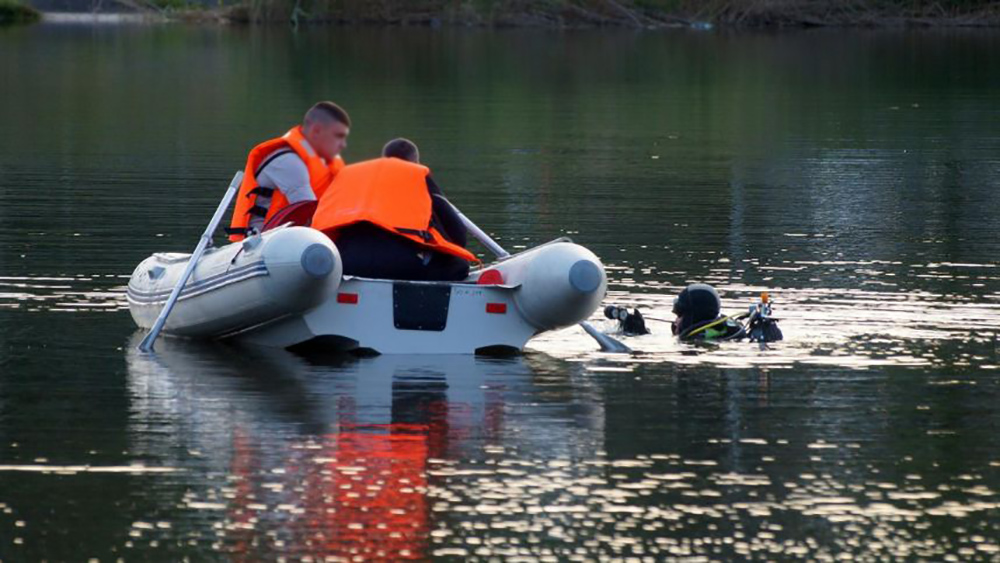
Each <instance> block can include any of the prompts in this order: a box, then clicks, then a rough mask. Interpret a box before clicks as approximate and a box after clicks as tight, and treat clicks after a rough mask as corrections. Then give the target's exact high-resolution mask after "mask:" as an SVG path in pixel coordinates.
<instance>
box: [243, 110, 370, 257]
mask: <svg viewBox="0 0 1000 563" xmlns="http://www.w3.org/2000/svg"><path fill="white" fill-rule="evenodd" d="M350 127H351V118H350V117H348V115H347V112H346V111H344V110H343V109H342V108H341V107H340V106H338V105H337V104H335V103H333V102H319V103H317V104H316V105H314V106H313V107H311V108H310V109H309V111H307V112H306V115H305V117H304V118H303V119H302V125H298V126H295V127H293V128H292V129H290V130H289V131H288V132H287V133H285V134H284V135H282V136H281V137H278V138H275V139H271V140H270V141H264V142H263V143H261V144H259V145H257V146H256V147H254V148H253V150H251V151H250V156H249V157H248V158H247V164H246V168H245V170H244V171H243V183H242V184H241V185H240V191H239V194H238V195H237V196H236V207H235V209H234V210H233V219H232V222H231V224H230V228H229V229H227V232H228V233H229V235H230V236H229V240H231V241H233V242H236V241H239V240H242V239H243V238H244V237H246V236H247V235H248V234H249V233H252V232H260V231H261V230H262V228H263V226H264V224H265V223H266V222H267V220H268V219H270V218H271V217H274V215H275V214H276V213H278V212H279V211H281V210H282V209H284V208H285V207H287V206H288V205H289V204H292V203H298V202H302V201H315V200H317V199H319V197H320V196H321V195H323V192H324V191H325V190H326V188H327V186H329V185H330V182H331V181H333V178H334V176H336V174H337V172H339V171H340V169H341V168H343V167H344V161H343V160H342V159H341V158H340V153H341V151H343V150H344V149H345V148H347V135H348V134H349V133H350Z"/></svg>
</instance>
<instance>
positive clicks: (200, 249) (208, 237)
mask: <svg viewBox="0 0 1000 563" xmlns="http://www.w3.org/2000/svg"><path fill="white" fill-rule="evenodd" d="M241 182H243V172H237V173H236V175H235V176H233V181H232V182H230V183H229V189H227V190H226V195H224V196H222V201H220V202H219V207H218V208H216V210H215V215H212V220H211V221H209V223H208V227H206V228H205V232H204V233H202V235H201V240H199V241H198V246H196V247H195V249H194V252H192V253H191V259H190V260H188V263H187V267H186V268H184V273H182V274H181V277H180V279H179V280H177V285H175V286H174V290H173V291H171V292H170V297H168V298H167V302H166V304H164V305H163V309H161V310H160V316H159V317H157V318H156V322H155V323H153V328H151V329H149V334H147V335H146V337H145V338H143V339H142V342H140V343H139V350H140V351H141V352H152V351H153V343H154V342H155V341H156V337H157V336H159V335H160V331H161V330H163V325H164V324H166V322H167V317H168V316H170V311H171V310H173V308H174V305H175V304H176V303H177V298H178V297H180V294H181V290H183V289H184V284H186V283H187V281H188V278H190V277H191V272H193V271H194V267H195V266H197V265H198V260H200V259H201V255H202V254H204V253H205V249H206V248H208V243H209V242H211V241H212V235H213V234H214V233H215V229H216V228H217V227H218V226H219V221H221V220H222V216H223V215H224V214H225V213H226V209H227V208H228V207H229V203H230V202H232V201H233V196H235V195H236V190H238V189H239V187H240V183H241Z"/></svg>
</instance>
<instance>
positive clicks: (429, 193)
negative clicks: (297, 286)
mask: <svg viewBox="0 0 1000 563" xmlns="http://www.w3.org/2000/svg"><path fill="white" fill-rule="evenodd" d="M419 162H420V153H419V151H418V150H417V147H416V145H414V144H413V143H412V142H410V141H408V140H406V139H395V140H393V141H390V142H389V143H388V144H386V146H385V147H384V148H383V149H382V158H376V159H374V160H368V161H365V162H359V163H357V164H352V165H350V166H347V167H345V168H344V169H343V170H342V171H341V172H340V173H338V174H337V177H336V178H335V179H334V181H333V183H332V184H330V188H329V189H328V190H327V191H326V193H325V194H324V195H323V197H321V198H320V201H319V207H318V208H317V209H316V214H315V216H314V217H313V223H312V226H313V228H315V229H319V230H321V231H323V232H325V233H326V234H327V235H329V236H330V238H332V239H333V240H334V241H335V242H336V243H337V249H338V250H339V251H340V257H341V260H342V261H343V264H344V274H347V275H354V276H363V277H370V278H382V279H396V280H425V281H432V280H433V281H457V280H462V279H465V278H466V277H467V276H468V275H469V263H470V262H478V259H477V258H476V256H475V255H474V254H472V253H471V252H469V251H468V250H466V249H465V243H466V232H465V226H464V225H463V223H462V221H461V219H460V218H459V217H458V214H457V213H455V210H454V208H452V206H451V204H450V203H449V202H448V200H447V199H445V197H444V194H443V193H442V192H441V189H440V188H439V187H437V185H436V184H435V183H434V181H433V180H432V179H431V176H430V170H429V169H428V168H427V167H426V166H421V165H420V164H419Z"/></svg>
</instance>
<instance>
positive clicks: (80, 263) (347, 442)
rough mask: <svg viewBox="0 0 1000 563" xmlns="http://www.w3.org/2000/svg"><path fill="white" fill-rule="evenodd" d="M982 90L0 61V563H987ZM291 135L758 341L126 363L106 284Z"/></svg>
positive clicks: (954, 65)
mask: <svg viewBox="0 0 1000 563" xmlns="http://www.w3.org/2000/svg"><path fill="white" fill-rule="evenodd" d="M998 63H1000V35H998V34H996V33H982V32H949V33H933V32H919V33H917V32H892V31H882V32H842V31H840V32H824V33H789V34H779V35H715V34H689V33H675V34H639V35H635V34H630V33H599V32H591V33H548V32H498V33H488V32H481V31H468V32H465V31H430V30H399V29H397V30H388V31H378V30H361V31H356V30H345V29H330V30H323V31H317V32H310V33H301V34H298V35H290V34H286V33H284V32H261V31H259V30H256V31H248V30H243V29H225V28H215V27H210V28H184V27H139V26H136V27H128V26H126V27H92V26H53V25H49V26H44V25H43V26H38V27H32V28H25V29H4V30H0V198H2V201H3V204H2V205H0V559H2V560H4V561H7V560H12V561H19V560H39V559H47V560H81V559H86V558H92V557H93V558H99V559H101V560H111V559H117V558H119V557H121V558H124V559H125V560H133V559H136V560H146V559H158V560H178V559H180V558H181V557H183V556H189V557H190V558H191V559H206V558H209V559H227V558H234V559H251V560H252V559H275V558H278V557H281V556H288V557H289V558H296V559H299V558H303V557H306V556H309V557H312V558H313V559H314V560H315V559H320V558H323V557H333V558H345V559H350V558H354V557H362V558H364V559H386V560H399V559H405V558H414V559H425V558H429V557H439V558H453V559H467V558H479V559H483V560H485V559H489V558H491V557H501V558H506V559H517V558H521V559H524V560H542V561H546V560H581V561H582V560H595V559H608V558H611V557H639V558H645V559H646V560H662V559H665V558H668V557H701V558H703V559H737V558H740V559H742V558H751V557H752V558H755V559H788V558H808V559H820V560H824V559H832V558H835V557H847V558H854V559H870V560H876V559H877V560H882V559H887V558H898V559H910V558H917V559H919V558H923V559H928V560H953V561H958V560H963V561H965V560H974V559H996V558H998V557H1000V542H998V541H997V537H998V535H1000V493H998V491H1000V432H998V428H1000V407H998V404H1000V403H998V399H1000V378H998V371H997V369H998V365H1000V359H998V354H1000V344H998V340H997V331H998V324H1000V272H998V266H1000V261H998V256H1000V236H998V235H997V231H998V228H1000V219H997V217H996V215H995V213H996V210H997V209H998V208H1000V129H998V124H1000V104H998V103H997V100H998V97H997V95H998V93H1000V71H998V70H997V69H998V68H1000V64H998ZM319 99H333V100H335V101H337V102H339V103H341V104H342V105H343V106H345V107H346V108H347V109H348V110H349V111H350V113H351V116H352V118H353V120H354V122H355V126H354V128H353V132H352V135H351V138H350V146H349V148H348V152H347V154H345V157H346V158H347V160H348V161H353V160H360V159H364V158H368V157H371V156H374V155H375V154H376V153H377V151H378V149H379V148H380V147H381V145H382V144H383V143H384V142H385V141H386V140H387V139H389V138H391V137H393V136H397V135H404V136H407V137H410V138H412V139H414V140H416V141H417V142H418V143H419V144H420V146H421V152H422V153H423V155H424V160H425V161H426V162H427V163H428V164H430V166H431V167H432V168H433V169H434V173H435V177H436V178H437V179H438V181H439V183H441V184H442V186H443V187H444V188H445V190H446V191H447V192H448V194H449V195H450V197H451V199H452V200H453V201H454V202H455V203H456V204H458V205H459V206H460V207H462V208H463V209H464V210H465V212H466V213H467V214H468V215H470V216H471V217H473V218H474V219H475V220H476V221H477V222H479V223H480V224H481V225H482V226H483V227H484V228H486V230H488V231H490V232H492V233H494V234H495V235H496V236H497V238H498V239H499V240H500V241H501V242H502V243H504V244H505V245H507V246H509V247H511V248H520V247H523V246H530V245H533V244H537V243H541V242H544V241H546V240H549V239H551V238H554V237H557V236H561V235H566V234H568V235H570V236H572V237H574V239H575V240H577V241H578V242H580V243H582V244H584V245H586V246H588V247H590V248H592V249H593V250H594V251H595V252H597V254H598V255H600V256H601V257H602V258H603V260H604V262H605V264H606V265H607V266H608V268H609V275H610V277H611V278H612V283H611V286H610V288H611V292H610V295H609V297H608V302H609V303H618V304H626V305H637V306H641V307H643V309H644V310H645V311H646V312H647V313H648V315H650V316H652V317H657V318H666V317H668V316H669V309H670V302H671V298H672V295H673V294H674V293H676V291H677V290H678V288H679V287H682V286H683V285H685V284H686V283H688V282H691V281H708V282H711V283H713V284H715V285H716V286H717V287H719V288H720V290H721V291H722V292H723V297H724V301H725V305H726V307H727V308H728V309H729V310H738V309H740V308H743V307H744V306H745V305H746V304H747V303H749V301H750V299H751V298H752V297H754V296H755V295H756V293H757V292H759V291H761V290H768V291H770V292H771V295H772V296H773V298H774V299H775V301H776V312H777V314H778V315H779V316H780V317H781V318H782V319H783V320H782V323H781V324H782V327H783V329H784V331H785V335H786V338H787V340H786V341H785V342H783V343H781V344H779V345H775V346H773V347H772V348H771V349H769V350H763V351H762V350H760V349H757V348H753V347H750V346H748V345H746V344H738V343H731V344H725V345H722V346H718V347H714V348H695V347H689V346H685V345H681V344H678V343H676V342H674V341H673V340H672V339H671V338H670V337H669V336H668V335H669V328H668V327H667V325H666V324H664V323H661V322H656V321H652V322H651V328H652V329H653V331H654V334H653V335H650V336H646V337H642V338H638V339H632V340H630V342H629V343H630V344H631V345H632V346H633V347H634V348H637V349H641V350H643V351H644V352H645V354H642V355H638V356H632V357H613V356H606V355H601V354H598V353H596V352H595V351H594V345H593V343H592V341H590V340H589V338H587V337H586V336H585V335H584V334H583V333H582V332H581V331H579V330H578V329H571V330H567V331H564V332H560V333H556V334H550V335H546V336H544V337H543V338H541V339H539V340H538V341H536V342H534V343H533V344H532V351H531V352H530V353H529V354H527V355H526V356H525V357H523V358H515V359H474V358H454V357H452V358H447V357H427V358H413V357H409V358H407V357H381V358H368V359H354V360H348V359H337V358H301V357H296V356H292V355H290V354H286V353H283V352H282V353H274V354H263V355H261V354H258V355H250V354H249V353H248V352H246V351H241V350H237V349H233V348H228V347H224V346H203V345H196V344H190V343H182V342H176V341H169V340H167V341H164V342H162V343H161V344H160V346H159V348H160V353H159V355H158V356H157V357H155V358H148V357H142V356H139V355H138V354H136V353H134V352H133V351H132V348H133V346H134V344H135V336H136V335H135V328H134V325H133V324H132V321H131V319H130V317H129V315H128V313H127V311H126V304H125V300H124V293H123V286H124V284H125V281H126V280H127V276H128V275H129V274H130V273H131V271H132V269H133V267H134V266H135V264H136V263H138V262H139V261H140V260H141V259H142V258H144V257H145V256H147V255H148V254H150V253H151V252H153V251H158V250H188V249H190V248H191V247H192V246H193V245H194V243H195V241H196V238H197V236H198V234H199V232H200V231H201V229H202V228H203V225H204V223H205V222H206V221H207V219H208V217H209V216H210V215H211V211H212V209H213V208H214V206H215V203H216V202H217V200H218V198H220V197H221V195H222V192H223V190H224V189H225V186H226V184H227V182H228V180H229V178H231V176H232V173H233V171H234V170H236V169H238V168H242V165H243V159H244V158H245V155H246V152H247V150H248V149H249V148H250V147H251V146H252V145H253V144H255V143H256V142H259V141H260V140H263V139H265V138H270V137H273V136H275V135H277V134H280V133H281V132H283V131H284V130H285V129H287V128H288V127H289V126H290V125H292V124H293V123H294V122H295V121H296V120H297V119H298V118H299V116H300V115H301V113H302V112H303V110H304V109H305V108H306V107H308V106H309V105H310V104H312V103H313V102H315V101H316V100H319ZM595 321H598V322H601V321H600V319H595ZM604 327H605V328H607V329H610V328H612V327H611V326H610V325H604Z"/></svg>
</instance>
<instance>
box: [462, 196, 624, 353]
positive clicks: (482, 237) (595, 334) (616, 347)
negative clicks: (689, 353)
mask: <svg viewBox="0 0 1000 563" xmlns="http://www.w3.org/2000/svg"><path fill="white" fill-rule="evenodd" d="M451 208H452V209H454V210H455V213H457V214H458V217H459V218H460V219H461V220H462V223H463V224H465V228H466V229H468V231H469V232H470V233H472V236H474V237H476V240H478V241H479V242H481V243H483V246H485V247H486V248H488V249H489V250H490V252H492V253H493V254H496V255H497V258H500V259H501V260H502V259H504V258H507V257H509V256H510V253H509V252H507V251H506V250H504V248H503V247H502V246H500V243H498V242H497V241H495V240H493V237H491V236H490V235H488V234H486V232H485V231H483V230H482V229H480V228H479V226H478V225H476V224H475V223H473V222H472V219H469V218H468V217H466V216H465V213H462V211H461V210H460V209H459V208H457V207H455V206H454V205H452V206H451ZM574 267H575V265H574ZM573 273H574V272H571V274H573ZM577 275H578V276H580V275H584V276H587V277H592V276H593V274H589V273H583V272H577ZM579 324H580V327H581V328H583V330H584V332H586V333H587V334H589V335H590V336H591V337H592V338H593V339H594V340H596V341H597V343H598V344H599V345H600V346H601V351H602V352H613V353H617V354H628V353H631V352H632V349H631V348H629V347H628V346H626V345H624V344H622V343H621V342H619V341H617V340H615V339H614V338H612V337H610V336H608V335H607V334H604V333H603V332H601V331H599V330H597V329H596V328H594V326H593V325H591V324H590V323H589V322H587V321H581V322H580V323H579Z"/></svg>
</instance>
